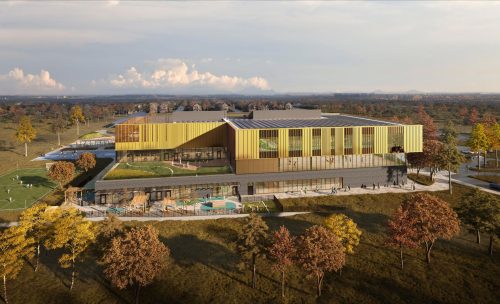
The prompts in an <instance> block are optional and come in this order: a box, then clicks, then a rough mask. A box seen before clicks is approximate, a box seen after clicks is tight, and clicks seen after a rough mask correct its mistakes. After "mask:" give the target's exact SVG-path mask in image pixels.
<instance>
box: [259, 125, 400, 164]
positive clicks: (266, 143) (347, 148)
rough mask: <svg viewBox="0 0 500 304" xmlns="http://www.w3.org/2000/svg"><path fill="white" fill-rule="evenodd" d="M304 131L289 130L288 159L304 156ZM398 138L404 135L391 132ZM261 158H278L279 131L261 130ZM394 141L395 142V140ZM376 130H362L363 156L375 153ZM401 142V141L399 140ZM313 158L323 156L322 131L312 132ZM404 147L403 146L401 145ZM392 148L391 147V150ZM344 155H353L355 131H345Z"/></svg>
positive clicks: (332, 146)
mask: <svg viewBox="0 0 500 304" xmlns="http://www.w3.org/2000/svg"><path fill="white" fill-rule="evenodd" d="M302 132H303V130H302V129H290V130H288V157H301V156H302V154H303V153H302V151H303V147H302V135H303V134H302ZM392 134H396V135H397V136H399V137H401V138H402V136H403V133H399V132H391V133H389V137H391V135H392ZM259 137H260V139H259V157H260V158H276V157H278V130H260V132H259ZM393 141H394V140H393ZM374 142H375V128H373V127H367V128H362V150H363V152H362V153H363V154H370V153H374V150H375V149H374ZM397 142H399V139H398V140H397ZM311 146H312V156H321V129H313V130H312V141H311ZM401 146H402V145H401ZM391 147H392V146H390V147H389V149H391ZM330 154H331V155H335V154H336V153H335V129H330ZM344 154H345V155H351V154H353V129H352V128H346V129H344Z"/></svg>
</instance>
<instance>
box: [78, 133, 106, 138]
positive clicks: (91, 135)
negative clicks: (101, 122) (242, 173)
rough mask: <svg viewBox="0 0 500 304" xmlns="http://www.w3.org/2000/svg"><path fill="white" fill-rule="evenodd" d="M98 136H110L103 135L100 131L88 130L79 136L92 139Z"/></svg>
mask: <svg viewBox="0 0 500 304" xmlns="http://www.w3.org/2000/svg"><path fill="white" fill-rule="evenodd" d="M100 137H110V136H109V135H103V134H102V133H99V132H90V133H87V134H85V135H82V136H80V139H94V138H100Z"/></svg>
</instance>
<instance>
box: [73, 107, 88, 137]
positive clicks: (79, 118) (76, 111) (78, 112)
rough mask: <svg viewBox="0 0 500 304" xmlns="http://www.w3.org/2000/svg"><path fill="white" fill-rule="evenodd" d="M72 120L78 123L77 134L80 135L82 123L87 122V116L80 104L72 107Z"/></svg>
mask: <svg viewBox="0 0 500 304" xmlns="http://www.w3.org/2000/svg"><path fill="white" fill-rule="evenodd" d="M70 120H71V123H72V124H75V125H76V135H78V136H80V123H81V122H85V116H84V115H83V111H82V108H81V107H80V106H74V107H72V108H71V113H70Z"/></svg>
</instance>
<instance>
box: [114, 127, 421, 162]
mask: <svg viewBox="0 0 500 304" xmlns="http://www.w3.org/2000/svg"><path fill="white" fill-rule="evenodd" d="M122 126H135V127H136V128H138V140H137V141H135V142H120V141H118V140H117V142H116V144H115V148H116V150H117V151H126V150H155V149H158V150H159V149H176V148H195V147H222V146H228V142H231V143H232V144H231V146H233V145H234V151H233V155H234V159H235V160H247V159H259V130H260V129H239V128H236V127H234V126H232V125H231V124H228V123H227V122H179V123H152V124H130V125H127V124H122V125H119V126H117V132H118V131H119V130H118V129H119V128H121V127H122ZM227 128H232V129H231V132H228V130H227ZM346 128H351V129H352V151H353V154H362V151H363V147H362V143H363V133H362V129H363V127H335V128H328V127H322V128H319V129H321V155H331V148H332V143H331V132H332V129H333V130H334V131H333V132H334V134H335V143H334V147H335V155H343V154H344V130H345V129H346ZM370 128H373V129H374V134H373V152H374V154H384V153H389V152H390V151H389V148H388V146H389V145H388V140H389V132H388V128H398V130H402V132H404V133H403V148H404V151H405V152H406V153H409V152H421V151H422V145H423V140H422V136H423V134H422V125H397V126H374V127H370ZM313 129H318V128H301V130H302V156H303V157H307V156H312V153H313V152H312V142H313V141H312V138H313V135H312V134H313ZM266 130H272V129H266ZM277 130H278V157H279V158H285V157H289V155H288V154H289V153H288V152H289V151H288V148H289V130H292V129H289V128H280V129H277ZM228 134H230V135H228ZM233 134H234V135H233ZM228 136H234V140H229V141H228V139H227V137H228ZM231 148H232V147H230V149H231Z"/></svg>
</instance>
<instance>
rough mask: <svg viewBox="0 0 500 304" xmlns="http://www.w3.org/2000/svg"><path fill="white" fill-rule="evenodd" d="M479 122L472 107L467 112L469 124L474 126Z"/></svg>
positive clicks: (475, 110)
mask: <svg viewBox="0 0 500 304" xmlns="http://www.w3.org/2000/svg"><path fill="white" fill-rule="evenodd" d="M478 121H479V112H478V111H477V109H476V108H475V107H474V108H472V109H471V110H470V112H469V124H471V125H475V124H476V123H477V122H478Z"/></svg>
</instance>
